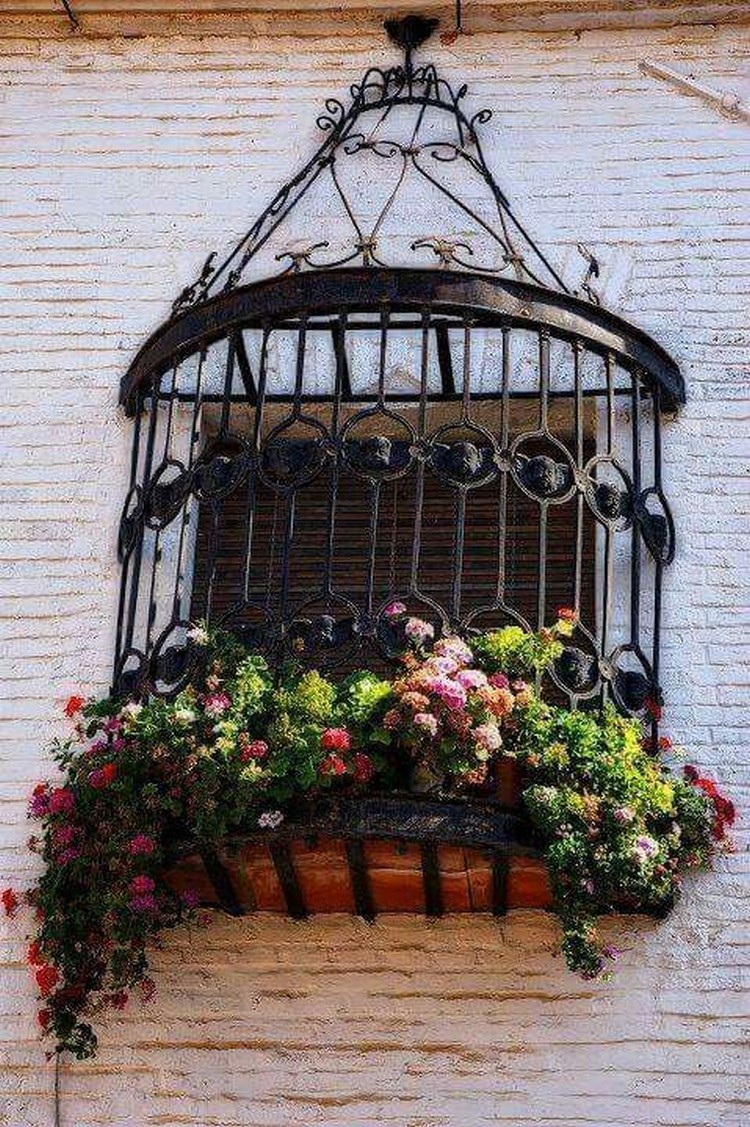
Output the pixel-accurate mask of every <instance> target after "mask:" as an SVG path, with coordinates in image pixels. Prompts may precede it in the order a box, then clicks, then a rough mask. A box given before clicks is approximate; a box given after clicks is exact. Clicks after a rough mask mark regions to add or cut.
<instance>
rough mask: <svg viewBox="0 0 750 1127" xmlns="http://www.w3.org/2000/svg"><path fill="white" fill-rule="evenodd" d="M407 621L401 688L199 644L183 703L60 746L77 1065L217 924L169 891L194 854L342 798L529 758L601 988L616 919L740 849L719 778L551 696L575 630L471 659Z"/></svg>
mask: <svg viewBox="0 0 750 1127" xmlns="http://www.w3.org/2000/svg"><path fill="white" fill-rule="evenodd" d="M391 617H392V618H393V620H394V621H393V627H394V632H395V633H397V632H398V631H399V630H400V631H401V633H402V635H403V637H404V639H406V640H407V643H408V644H407V645H406V648H405V652H404V653H403V656H402V664H401V668H400V670H398V671H397V674H396V676H395V677H394V678H393V679H392V680H384V679H383V678H380V677H378V676H377V675H375V674H374V673H371V672H369V671H366V670H365V671H361V672H359V673H356V674H354V675H353V676H351V677H349V678H347V679H346V680H344V681H343V682H342V683H340V684H338V685H337V684H334V683H333V682H331V681H330V680H328V679H327V678H325V677H323V676H322V675H321V674H320V673H318V672H316V671H314V670H313V671H308V672H302V671H301V670H300V669H298V668H295V667H293V666H291V667H289V668H287V669H285V670H283V671H282V672H281V675H280V676H279V677H278V678H277V677H275V676H273V675H272V673H271V671H270V670H269V668H268V666H267V664H266V662H265V661H264V659H263V658H262V657H260V656H259V655H257V654H254V653H250V652H248V651H247V650H246V649H245V648H244V647H243V646H242V645H240V644H239V643H238V642H237V641H236V639H234V638H232V637H231V636H230V635H228V634H224V633H211V632H209V631H207V630H206V629H205V628H204V627H202V626H197V627H195V628H194V629H193V630H192V631H191V641H192V642H193V643H194V644H195V645H196V646H197V647H198V648H199V650H200V651H201V653H202V654H203V660H202V662H200V663H199V671H198V673H197V674H196V676H195V677H194V680H193V683H192V684H191V685H190V686H189V687H187V688H186V689H184V690H183V691H182V692H181V693H179V694H178V695H177V696H176V697H175V698H174V699H173V700H161V699H159V698H156V697H148V698H146V699H144V700H142V701H138V700H130V701H116V700H112V699H108V698H107V699H103V700H93V701H89V702H87V701H86V700H85V699H84V698H82V697H71V699H70V700H69V701H68V704H67V706H66V712H67V714H68V716H69V717H70V719H71V721H72V722H73V724H74V731H73V734H72V735H71V737H70V738H69V739H67V740H62V741H57V742H56V743H55V744H54V746H53V755H54V758H55V760H56V762H57V765H58V767H59V771H60V778H59V780H58V781H57V783H55V784H52V783H40V784H39V785H38V786H37V787H36V788H35V789H34V792H33V794H32V797H31V803H30V808H29V814H30V816H31V817H32V818H34V819H38V820H39V821H40V822H41V832H40V834H38V835H36V836H34V837H33V838H32V839H31V843H30V844H31V847H32V849H33V850H34V851H35V852H36V853H38V854H39V855H40V858H41V860H42V862H43V868H42V871H41V875H40V877H39V880H38V882H37V884H36V885H35V886H34V887H33V888H32V889H30V890H29V891H28V892H27V893H26V894H25V900H26V902H27V903H28V905H30V907H31V908H32V909H33V911H34V913H35V916H36V921H37V931H36V936H35V938H34V940H33V942H32V943H31V946H30V948H29V953H28V959H29V963H30V964H31V967H32V969H33V973H34V976H35V980H36V984H37V987H38V991H39V995H40V998H41V1008H40V1010H39V1022H40V1025H41V1026H42V1028H43V1030H44V1031H45V1032H47V1033H49V1034H50V1035H51V1036H53V1037H54V1038H55V1040H56V1044H57V1048H58V1050H62V1049H66V1050H70V1051H71V1052H72V1053H74V1054H75V1055H76V1056H78V1057H86V1056H90V1055H92V1054H93V1053H94V1052H95V1049H96V1035H95V1032H94V1029H93V1025H92V1018H94V1017H95V1016H96V1014H97V1013H98V1012H99V1011H101V1010H102V1009H105V1008H107V1007H115V1008H121V1007H122V1006H124V1005H125V1004H126V1002H127V1000H128V996H129V995H130V994H131V993H132V992H133V991H136V992H140V993H141V994H142V996H143V997H144V998H148V997H150V996H151V994H152V993H153V990H154V984H153V982H152V981H151V979H150V978H149V976H148V957H147V950H148V945H149V942H150V941H151V939H152V938H153V937H154V936H156V935H157V934H158V933H159V932H160V931H162V930H163V929H165V928H168V927H172V926H175V925H177V924H179V923H181V922H183V921H187V920H191V919H195V918H196V916H197V913H198V897H197V895H196V894H195V893H192V892H190V891H188V892H186V893H183V894H182V895H178V894H177V893H176V892H175V891H173V889H172V888H171V887H170V886H169V885H168V884H167V882H166V881H165V879H164V873H165V870H166V869H167V868H168V867H169V865H170V862H171V860H172V859H173V848H174V845H175V843H176V842H178V841H180V840H184V839H188V840H191V841H193V842H194V843H196V845H197V846H198V847H201V846H209V847H210V846H213V845H216V844H217V843H218V842H220V841H221V839H222V838H223V837H224V836H225V835H226V834H228V833H230V832H242V831H243V830H245V831H248V830H253V831H257V830H258V829H259V828H260V829H266V828H267V829H269V830H272V829H274V828H275V827H277V826H278V825H279V824H280V823H281V822H282V821H283V819H284V817H285V815H286V814H287V813H289V812H290V811H291V810H292V809H293V808H294V806H295V805H296V804H299V803H300V802H305V801H308V800H310V799H311V798H314V797H315V796H316V795H317V794H319V793H321V792H323V791H325V790H329V789H331V788H335V789H338V790H340V791H347V790H349V791H351V792H353V793H354V792H356V791H358V790H362V789H364V788H367V787H378V788H379V789H380V790H381V791H383V790H385V791H387V790H392V789H394V788H398V787H400V786H402V785H403V783H404V778H405V767H407V768H408V766H409V765H412V766H415V767H419V768H428V769H430V770H432V771H433V772H436V773H437V774H439V775H441V776H443V777H444V778H445V779H446V780H450V782H451V785H452V786H454V787H459V788H466V787H472V786H475V785H477V784H482V783H483V782H484V781H485V779H486V776H487V772H488V768H489V765H490V764H491V763H492V762H493V760H496V759H498V758H499V757H500V756H501V755H512V756H515V757H517V758H518V759H519V760H520V761H521V763H522V764H523V767H524V771H525V775H526V784H525V789H524V792H523V797H524V802H525V804H526V807H527V810H528V812H529V815H530V818H531V821H532V823H533V826H534V828H535V830H536V833H537V834H538V837H539V841H540V844H541V846H542V848H543V851H544V854H545V857H546V859H547V863H548V866H549V871H550V875H551V879H552V886H553V890H554V896H555V905H556V910H557V912H558V913H559V916H560V919H561V922H562V925H563V950H564V953H565V957H566V959H567V962H568V964H569V965H570V966H571V967H572V968H573V969H575V970H577V971H580V972H581V973H582V974H584V975H586V976H594V975H597V974H599V973H600V972H601V970H602V969H603V966H604V964H605V960H606V959H607V957H614V954H615V953H614V952H613V950H612V949H607V948H602V947H601V946H600V944H599V943H598V941H597V938H596V927H595V925H596V917H597V915H598V914H600V913H601V912H606V911H610V910H612V909H613V908H616V907H618V906H622V905H623V904H625V905H628V906H631V907H633V908H635V909H637V908H649V909H651V910H653V909H655V908H667V907H668V906H669V905H670V904H671V903H672V901H673V900H674V898H675V896H676V895H677V892H678V890H679V879H680V876H679V874H680V872H681V871H682V870H684V869H685V868H688V867H691V866H694V865H703V864H707V863H708V862H709V861H710V860H711V858H712V856H713V854H714V852H715V851H716V849H718V848H723V847H725V845H726V829H727V827H728V826H729V825H731V823H732V821H733V818H734V809H733V807H732V805H731V803H730V802H729V800H728V799H726V798H724V797H723V796H722V795H721V794H720V793H719V791H718V789H717V788H716V785H715V784H714V783H713V782H712V781H711V780H709V779H706V778H703V777H701V776H700V775H699V774H698V773H697V771H695V769H694V768H687V769H686V773H685V777H684V778H678V777H676V776H674V775H673V774H672V773H671V772H670V771H669V770H668V769H667V767H666V766H665V765H664V763H663V762H662V760H661V759H660V758H659V757H658V751H659V750H662V751H663V750H666V749H665V748H664V746H662V747H661V749H658V748H657V749H654V748H652V747H650V746H648V744H647V743H646V744H644V736H643V732H642V729H641V726H640V725H639V724H638V723H637V722H636V721H634V720H626V719H623V718H622V717H620V716H618V715H616V714H615V713H614V712H613V711H612V710H606V711H605V712H604V713H603V714H602V715H598V714H595V713H591V712H568V711H566V710H564V709H560V708H554V707H551V706H550V705H548V704H546V703H545V702H544V701H542V700H541V699H540V698H539V696H538V695H537V693H536V692H535V690H534V689H533V688H532V687H531V685H530V683H529V682H532V681H534V680H538V679H539V675H540V674H541V672H542V671H543V670H544V669H546V668H548V667H549V666H550V664H551V663H552V662H554V661H555V660H556V658H557V657H558V656H559V653H560V650H561V647H562V641H561V639H562V638H564V636H565V635H566V634H567V633H569V632H570V630H571V629H572V624H571V620H570V616H569V615H566V614H562V615H561V618H560V620H559V621H558V622H557V623H556V624H555V626H554V627H552V628H550V629H548V630H544V631H540V632H539V633H538V634H534V635H531V634H527V633H525V632H524V631H522V630H520V629H519V628H517V627H513V626H511V627H506V628H505V629H504V630H497V631H492V632H491V633H488V634H484V635H481V636H479V637H477V638H474V639H472V640H471V644H470V645H469V644H467V643H466V642H464V641H462V640H461V639H459V638H455V637H453V638H451V637H446V638H441V639H438V640H437V641H435V640H434V638H433V630H432V627H431V626H430V625H429V624H428V623H425V622H422V621H421V620H419V619H414V618H409V617H408V616H407V615H406V612H405V609H404V608H403V607H401V606H400V605H398V604H395V605H394V608H393V610H392V612H391ZM527 679H528V680H527ZM662 744H663V741H662ZM2 901H3V904H4V906H5V910H6V912H8V914H10V915H13V914H15V913H16V911H17V910H18V908H19V906H20V900H19V897H18V896H17V894H16V893H15V892H14V891H13V890H12V889H7V890H6V891H5V892H4V893H3V894H2Z"/></svg>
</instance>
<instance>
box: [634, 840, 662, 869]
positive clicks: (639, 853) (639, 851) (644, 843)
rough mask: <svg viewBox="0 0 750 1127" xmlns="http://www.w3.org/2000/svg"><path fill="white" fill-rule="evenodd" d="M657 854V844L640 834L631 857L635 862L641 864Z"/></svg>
mask: <svg viewBox="0 0 750 1127" xmlns="http://www.w3.org/2000/svg"><path fill="white" fill-rule="evenodd" d="M658 852H659V844H658V842H656V841H654V839H653V838H652V837H649V836H648V834H641V835H640V837H637V838H636V840H635V844H634V846H633V856H634V857H635V859H636V860H637V861H639V862H640V863H643V862H644V861H648V860H650V859H651V858H652V857H655V856H656V854H657V853H658Z"/></svg>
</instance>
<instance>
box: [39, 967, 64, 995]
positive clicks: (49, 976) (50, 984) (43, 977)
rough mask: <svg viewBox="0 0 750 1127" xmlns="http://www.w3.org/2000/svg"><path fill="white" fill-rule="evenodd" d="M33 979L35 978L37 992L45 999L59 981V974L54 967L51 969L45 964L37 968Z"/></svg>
mask: <svg viewBox="0 0 750 1127" xmlns="http://www.w3.org/2000/svg"><path fill="white" fill-rule="evenodd" d="M34 977H35V978H36V984H37V986H38V987H39V992H40V993H41V995H42V997H46V996H47V994H49V993H50V991H51V990H54V988H55V987H56V986H57V984H58V982H59V981H60V972H59V971H58V970H57V969H56V968H55V967H51V966H49V965H48V964H47V963H45V964H44V965H43V966H41V967H39V969H38V971H37V972H36V974H35V976H34Z"/></svg>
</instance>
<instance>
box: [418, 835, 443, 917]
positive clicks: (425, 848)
mask: <svg viewBox="0 0 750 1127" xmlns="http://www.w3.org/2000/svg"><path fill="white" fill-rule="evenodd" d="M420 853H421V858H422V883H423V885H424V910H425V915H427V916H442V914H443V890H442V888H441V886H440V866H439V864H438V852H437V845H436V843H435V842H434V841H425V842H422V844H421V846H420Z"/></svg>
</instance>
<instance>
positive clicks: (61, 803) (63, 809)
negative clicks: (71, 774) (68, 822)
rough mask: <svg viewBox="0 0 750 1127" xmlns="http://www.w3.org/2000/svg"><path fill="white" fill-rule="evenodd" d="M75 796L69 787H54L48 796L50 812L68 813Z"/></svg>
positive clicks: (73, 803) (72, 805)
mask: <svg viewBox="0 0 750 1127" xmlns="http://www.w3.org/2000/svg"><path fill="white" fill-rule="evenodd" d="M74 806H75V797H74V795H73V791H72V790H71V789H70V787H56V788H55V790H53V791H52V793H51V794H50V796H49V812H50V814H70V812H71V810H72V809H73V807H74Z"/></svg>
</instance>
